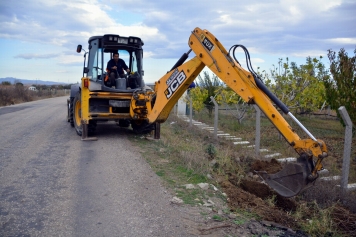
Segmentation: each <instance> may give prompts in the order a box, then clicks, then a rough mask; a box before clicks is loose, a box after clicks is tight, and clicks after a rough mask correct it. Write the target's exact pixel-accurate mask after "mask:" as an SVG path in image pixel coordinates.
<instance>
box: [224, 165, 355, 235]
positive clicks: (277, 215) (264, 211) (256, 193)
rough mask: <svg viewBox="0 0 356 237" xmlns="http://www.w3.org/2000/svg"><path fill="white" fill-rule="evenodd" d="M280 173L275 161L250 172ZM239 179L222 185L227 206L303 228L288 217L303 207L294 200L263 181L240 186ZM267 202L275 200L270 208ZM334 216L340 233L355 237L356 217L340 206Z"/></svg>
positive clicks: (250, 181) (266, 219) (252, 181)
mask: <svg viewBox="0 0 356 237" xmlns="http://www.w3.org/2000/svg"><path fill="white" fill-rule="evenodd" d="M281 169H282V166H281V164H280V163H279V162H277V161H276V160H275V159H272V160H271V161H260V160H256V161H254V162H253V163H252V164H251V171H253V170H256V171H261V170H265V171H267V173H269V174H272V173H276V172H278V171H280V170H281ZM237 179H238V178H237V177H236V176H234V175H230V177H229V180H228V181H226V180H224V181H221V182H220V185H221V187H222V188H223V190H224V192H225V193H227V195H228V197H229V200H228V202H229V205H230V207H231V208H232V209H235V210H236V209H245V210H249V211H251V212H254V213H256V214H258V215H259V216H260V217H261V218H262V219H263V220H265V221H269V222H271V223H278V224H280V225H281V226H283V227H288V228H291V229H293V230H298V229H300V228H301V226H300V223H298V222H297V221H296V220H295V219H294V218H293V217H292V216H291V215H290V214H289V213H291V212H294V211H296V209H297V207H298V205H300V203H298V202H297V201H295V199H291V198H285V197H282V196H280V195H279V194H278V193H276V192H274V191H273V190H271V189H270V188H269V187H268V186H267V185H266V184H264V183H262V182H261V181H260V180H258V181H257V180H253V179H243V180H240V182H238V180H237ZM237 183H238V185H237ZM268 199H270V200H272V201H273V204H271V205H268V202H266V200H268ZM305 215H306V216H308V213H305ZM331 216H332V219H333V222H334V223H336V225H337V228H338V229H339V230H340V233H346V235H347V236H356V214H354V213H352V212H350V211H349V210H347V208H345V207H342V206H340V205H337V206H335V208H334V209H333V212H332V213H331ZM350 234H351V235H350ZM289 236H304V234H303V233H298V231H297V232H294V235H289Z"/></svg>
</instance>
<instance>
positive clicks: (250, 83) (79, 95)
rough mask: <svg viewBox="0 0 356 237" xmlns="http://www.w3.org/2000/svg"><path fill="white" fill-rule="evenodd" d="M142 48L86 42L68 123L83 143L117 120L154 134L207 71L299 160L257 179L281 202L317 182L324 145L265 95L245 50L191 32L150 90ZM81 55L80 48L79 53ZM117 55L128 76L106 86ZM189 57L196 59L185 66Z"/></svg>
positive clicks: (103, 39)
mask: <svg viewBox="0 0 356 237" xmlns="http://www.w3.org/2000/svg"><path fill="white" fill-rule="evenodd" d="M142 46H143V42H142V40H141V39H140V38H138V37H123V36H119V35H104V36H94V37H91V38H90V39H89V52H85V55H84V69H83V77H82V79H81V84H78V85H74V86H72V88H71V95H70V98H69V99H68V122H70V123H71V125H72V126H74V127H75V129H76V132H77V133H78V134H79V135H81V136H82V140H92V139H94V138H93V137H88V135H91V133H93V132H94V130H95V127H96V122H97V121H99V120H115V121H116V122H117V123H118V125H119V126H127V127H128V126H130V125H131V127H132V129H133V130H134V131H135V132H137V133H146V132H150V131H152V130H154V129H155V128H157V127H158V126H156V124H159V123H163V122H165V121H166V119H167V117H168V116H169V114H170V112H171V110H172V108H173V107H174V105H175V104H176V103H177V101H178V99H179V98H180V97H181V96H182V95H183V93H184V92H185V91H186V90H187V89H188V87H189V85H190V84H191V83H192V82H193V80H194V79H195V78H196V77H197V76H198V74H199V73H200V72H201V71H202V70H203V68H204V67H205V66H206V67H209V69H210V70H211V71H213V72H214V73H215V74H216V75H217V76H218V77H219V78H220V79H221V80H222V81H223V82H224V83H225V84H226V85H227V86H229V87H230V88H231V89H233V90H234V91H235V92H236V93H237V94H239V95H240V96H241V97H242V98H243V99H244V100H245V101H246V102H247V103H249V104H256V105H257V106H258V107H259V108H260V109H261V110H262V111H263V112H264V114H265V115H266V116H267V117H268V118H269V120H270V121H271V122H272V123H273V124H274V125H275V127H276V128H277V129H278V130H279V131H280V133H281V134H282V135H283V136H284V138H285V139H286V141H287V142H288V143H289V144H290V145H291V146H292V147H293V148H294V149H295V151H296V152H297V153H298V154H299V158H298V159H297V162H296V163H289V164H287V165H285V166H284V168H283V170H281V171H280V172H278V173H276V174H267V173H265V172H259V175H260V177H261V178H263V179H264V180H265V182H266V183H267V184H268V185H269V186H270V187H271V188H273V189H274V190H275V191H276V192H278V193H279V194H280V195H282V196H285V197H292V196H295V195H297V194H298V193H299V192H301V191H302V190H304V189H305V188H307V187H309V186H311V185H312V184H313V183H314V181H315V180H316V179H317V178H318V171H320V170H322V169H323V167H322V160H323V159H324V158H325V157H327V147H326V145H325V143H324V142H323V141H322V140H319V139H316V138H315V137H314V136H313V135H312V134H311V133H310V132H309V131H308V130H307V129H306V128H305V127H304V126H303V125H302V124H301V123H300V122H299V121H298V120H297V119H296V118H295V117H294V116H293V114H292V113H291V112H290V111H289V110H288V108H287V107H286V106H285V105H284V104H283V103H282V102H281V101H280V100H279V99H278V98H277V97H276V96H275V95H274V94H272V93H271V92H270V91H269V90H268V89H267V87H266V86H265V85H264V84H263V82H262V80H261V79H260V77H259V76H258V75H257V73H256V72H255V71H254V70H253V68H252V66H251V62H250V55H249V53H248V51H247V49H246V48H245V47H244V46H242V45H234V46H232V47H231V48H230V50H229V52H228V51H227V50H226V49H225V48H224V47H223V45H221V43H220V42H219V40H218V39H217V38H216V37H215V36H214V35H213V34H212V33H210V32H209V31H207V30H202V29H200V28H195V29H194V30H193V31H192V33H191V35H190V37H189V40H188V46H189V47H190V49H189V51H188V52H187V53H184V54H183V55H182V57H181V58H180V59H179V60H178V61H177V63H176V64H175V65H174V66H173V67H172V69H171V70H170V71H169V72H168V73H167V74H166V75H164V76H163V77H162V78H160V79H159V80H157V81H156V82H155V86H154V89H151V88H149V87H147V86H145V85H144V82H143V79H142V78H143V68H142V55H143V53H142ZM237 48H242V49H243V50H244V51H245V55H246V63H247V67H248V70H245V69H243V68H242V67H241V65H240V64H239V62H238V60H237V59H236V57H235V50H236V49H237ZM82 50H83V49H82V46H81V45H78V47H77V52H78V53H80V52H81V51H82ZM117 52H119V54H120V57H121V58H122V59H123V60H125V61H126V62H127V63H128V68H129V71H130V72H131V73H129V74H128V75H124V76H121V77H118V78H116V79H115V82H116V83H114V84H108V83H107V82H106V78H107V77H108V74H109V73H108V72H106V70H107V69H106V62H107V61H108V60H110V59H111V58H112V56H113V54H114V53H117ZM192 52H193V53H194V54H195V57H193V58H192V59H190V60H188V61H187V62H185V61H186V60H187V59H188V55H189V54H190V53H192ZM87 54H89V56H88V58H87ZM273 104H275V105H276V106H277V107H278V108H279V109H280V110H281V111H283V113H285V114H287V115H288V116H290V117H291V118H292V119H293V120H294V121H295V122H296V123H297V124H298V125H299V126H300V127H301V128H302V129H303V130H304V131H305V132H306V133H307V135H308V136H309V137H310V138H308V139H301V138H300V137H299V136H298V134H296V132H295V131H294V130H293V129H292V127H291V126H290V125H289V124H288V123H287V121H286V120H285V119H284V118H283V116H282V115H281V114H280V113H279V112H278V110H277V109H276V108H275V106H274V105H273Z"/></svg>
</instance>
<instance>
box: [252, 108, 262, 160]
mask: <svg viewBox="0 0 356 237" xmlns="http://www.w3.org/2000/svg"><path fill="white" fill-rule="evenodd" d="M253 107H254V108H255V110H256V139H255V153H256V155H259V154H260V144H261V110H260V108H259V107H258V106H257V105H253Z"/></svg>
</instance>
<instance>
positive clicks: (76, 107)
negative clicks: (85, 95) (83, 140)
mask: <svg viewBox="0 0 356 237" xmlns="http://www.w3.org/2000/svg"><path fill="white" fill-rule="evenodd" d="M72 111H73V125H74V128H75V131H76V132H77V134H78V135H79V136H81V135H82V132H83V126H82V123H81V118H82V103H81V98H80V92H78V93H77V94H76V95H75V97H74V99H73V106H72Z"/></svg>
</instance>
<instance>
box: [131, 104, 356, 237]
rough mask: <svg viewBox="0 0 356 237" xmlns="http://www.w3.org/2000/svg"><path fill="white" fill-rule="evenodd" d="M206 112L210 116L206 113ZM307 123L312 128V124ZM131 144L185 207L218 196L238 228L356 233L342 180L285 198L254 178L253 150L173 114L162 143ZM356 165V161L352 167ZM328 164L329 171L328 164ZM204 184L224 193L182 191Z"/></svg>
mask: <svg viewBox="0 0 356 237" xmlns="http://www.w3.org/2000/svg"><path fill="white" fill-rule="evenodd" d="M204 113H205V114H206V115H207V117H208V111H204ZM195 116H198V115H197V114H195ZM222 120H223V121H224V119H222ZM227 120H231V118H230V119H226V120H225V121H227ZM311 120H312V119H311ZM311 120H310V121H311ZM235 122H236V121H235ZM303 122H305V125H306V126H308V125H309V123H308V120H306V121H303ZM329 125H333V126H336V127H342V126H341V125H340V124H339V122H338V121H337V120H335V119H333V120H331V121H329ZM253 129H254V126H248V125H243V126H239V129H238V131H236V130H235V132H236V133H237V134H238V133H239V131H241V133H242V134H240V136H242V137H243V136H244V135H247V134H248V133H254V131H253ZM273 129H275V128H273ZM248 130H249V132H248ZM225 132H228V131H225ZM325 132H326V133H328V131H325ZM334 135H335V136H336V137H335V139H336V140H337V139H339V138H340V137H342V134H339V135H337V133H336V132H335V134H334ZM277 137H278V136H277ZM132 140H133V141H134V143H136V144H137V145H138V146H139V147H140V148H141V149H142V150H143V151H144V152H142V155H143V156H144V157H145V158H146V159H147V161H148V162H149V163H150V165H151V167H152V168H153V170H154V171H155V172H156V174H157V175H158V176H160V177H161V178H162V179H163V181H164V183H165V184H166V186H167V187H168V188H169V189H170V190H171V191H172V194H173V195H174V196H177V197H179V198H181V199H182V200H183V201H184V203H186V204H187V205H192V206H198V207H199V206H201V205H202V204H203V201H202V200H206V199H207V198H209V197H210V198H211V197H215V198H220V199H221V200H222V201H223V202H226V205H227V208H226V210H225V212H229V213H233V214H235V215H237V216H238V218H236V219H233V220H225V221H228V222H229V223H234V224H236V225H238V224H241V223H244V222H246V221H248V220H250V219H251V218H252V219H254V220H260V221H262V220H265V221H271V222H274V223H279V224H280V225H282V226H285V227H289V228H292V229H294V230H300V231H302V232H304V233H306V234H308V235H310V236H355V235H356V232H355V230H356V228H355V227H356V223H355V221H356V204H355V202H354V200H355V198H356V193H355V192H350V193H348V194H347V195H346V196H343V197H342V196H341V193H340V190H339V188H338V187H337V186H336V185H337V184H338V181H335V182H321V181H318V182H317V183H316V184H315V186H313V187H311V188H310V189H308V190H306V191H305V192H303V193H302V194H300V195H298V196H297V197H294V198H290V199H286V198H283V197H281V196H279V195H278V194H276V193H274V192H273V191H272V190H270V189H269V188H268V187H267V186H266V185H264V184H262V183H260V180H259V178H258V177H256V175H254V174H253V167H254V165H256V164H257V163H258V162H260V161H259V157H257V156H256V155H255V154H254V151H253V149H247V148H244V147H239V146H234V145H232V142H231V141H226V140H224V139H219V140H215V139H214V138H213V135H212V133H210V132H208V131H205V130H201V129H199V128H197V127H196V126H193V127H189V124H188V123H187V122H185V121H182V120H181V119H180V118H177V117H175V116H174V115H171V116H170V117H169V119H168V121H166V122H165V123H163V124H162V125H161V139H160V140H152V139H146V138H145V137H144V136H135V137H133V138H132ZM354 142H355V141H354ZM276 143H278V144H280V145H279V146H280V147H281V148H283V149H282V150H286V146H287V144H285V141H282V140H278V139H277V140H276ZM354 144H355V143H354ZM279 151H281V150H279ZM256 162H257V163H256ZM334 162H336V163H337V164H334V165H336V166H339V165H340V164H339V163H338V162H337V160H335V159H334V157H331V158H330V161H329V162H328V164H333V163H334ZM355 163H356V161H353V165H355ZM261 164H262V163H258V165H261ZM271 164H272V165H271ZM262 165H265V168H267V169H268V168H273V167H275V166H276V165H275V160H271V161H269V162H265V163H263V164H262ZM269 165H271V167H268V166H269ZM325 166H326V168H328V169H329V166H328V165H325ZM353 167H355V166H353ZM339 168H340V167H339ZM335 169H337V168H335ZM351 175H352V177H355V169H351ZM202 182H207V183H210V184H213V185H214V186H216V187H218V189H219V190H221V191H217V192H214V191H213V190H212V189H209V190H208V191H202V190H196V189H192V190H189V189H185V188H184V185H186V184H198V183H202ZM224 193H225V194H226V195H227V196H225V195H224ZM216 212H217V210H216ZM202 215H203V214H202ZM212 218H214V219H216V220H217V219H218V218H220V217H219V215H218V214H217V213H215V214H214V215H213V216H212ZM240 222H241V223H240Z"/></svg>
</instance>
